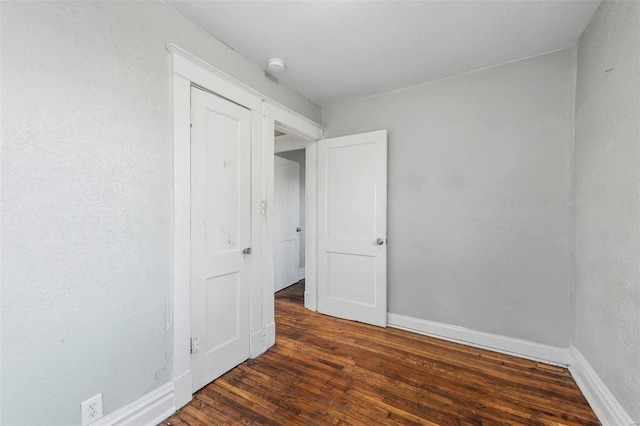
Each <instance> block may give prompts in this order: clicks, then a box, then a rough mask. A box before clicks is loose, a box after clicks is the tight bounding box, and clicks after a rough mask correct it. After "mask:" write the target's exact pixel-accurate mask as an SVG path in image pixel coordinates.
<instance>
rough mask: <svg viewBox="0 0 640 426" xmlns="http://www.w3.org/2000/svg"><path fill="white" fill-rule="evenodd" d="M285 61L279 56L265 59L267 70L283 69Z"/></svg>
mask: <svg viewBox="0 0 640 426" xmlns="http://www.w3.org/2000/svg"><path fill="white" fill-rule="evenodd" d="M284 66H285V63H284V61H283V60H282V59H280V58H271V59H269V60H268V61H267V68H269V71H271V72H274V73H278V72H282V71H284Z"/></svg>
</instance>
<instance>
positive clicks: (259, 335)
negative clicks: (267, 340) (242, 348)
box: [249, 330, 266, 358]
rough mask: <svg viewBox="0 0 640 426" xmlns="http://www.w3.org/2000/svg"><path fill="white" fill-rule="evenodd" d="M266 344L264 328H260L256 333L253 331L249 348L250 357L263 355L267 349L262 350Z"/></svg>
mask: <svg viewBox="0 0 640 426" xmlns="http://www.w3.org/2000/svg"><path fill="white" fill-rule="evenodd" d="M263 346H264V332H263V331H262V330H258V331H256V332H254V333H251V344H250V350H249V358H257V357H259V356H260V355H262V354H263V353H264V352H265V351H266V348H265V349H264V350H262V348H263Z"/></svg>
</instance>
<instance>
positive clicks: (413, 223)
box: [323, 49, 576, 347]
mask: <svg viewBox="0 0 640 426" xmlns="http://www.w3.org/2000/svg"><path fill="white" fill-rule="evenodd" d="M575 61H576V59H575V50H574V49H568V50H564V51H561V52H556V53H552V54H547V55H543V56H539V57H535V58H531V59H526V60H522V61H518V62H514V63H510V64H507V65H502V66H498V67H494V68H491V69H487V70H483V71H478V72H474V73H471V74H466V75H462V76H457V77H452V78H449V79H446V80H441V81H438V82H434V83H431V84H425V85H422V86H418V87H415V88H410V89H407V90H403V91H400V92H396V93H391V94H386V95H381V96H376V97H373V98H368V99H364V100H361V101H356V102H352V103H347V104H344V105H338V106H334V107H329V108H326V109H324V110H323V120H324V124H325V125H326V126H327V133H328V136H329V137H332V136H340V135H346V134H351V133H359V132H367V131H372V130H378V129H388V131H389V184H388V185H389V204H388V206H389V207H388V209H389V211H388V214H389V224H388V235H389V311H391V312H393V313H397V314H403V315H409V316H412V317H416V318H421V319H426V320H431V321H437V322H441V323H445V324H453V325H457V326H463V327H467V328H470V329H474V330H480V331H484V332H489V333H495V334H499V335H503V336H510V337H516V338H521V339H525V340H529V341H533V342H539V343H543V344H548V345H554V346H560V347H568V345H569V336H570V322H571V321H570V320H571V315H570V311H571V299H570V294H571V170H572V164H571V163H572V142H573V121H574V120H573V111H574V108H573V107H574V104H573V102H574V95H575V66H576V62H575Z"/></svg>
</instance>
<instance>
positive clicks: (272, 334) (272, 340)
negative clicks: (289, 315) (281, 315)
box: [264, 321, 276, 351]
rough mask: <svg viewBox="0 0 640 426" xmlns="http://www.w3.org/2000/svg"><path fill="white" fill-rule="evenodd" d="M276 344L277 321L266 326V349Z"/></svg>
mask: <svg viewBox="0 0 640 426" xmlns="http://www.w3.org/2000/svg"><path fill="white" fill-rule="evenodd" d="M275 344H276V323H275V321H274V322H272V323H271V324H269V325H267V326H266V327H265V338H264V350H265V351H266V350H267V349H269V348H270V347H271V346H273V345H275Z"/></svg>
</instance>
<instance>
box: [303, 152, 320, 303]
mask: <svg viewBox="0 0 640 426" xmlns="http://www.w3.org/2000/svg"><path fill="white" fill-rule="evenodd" d="M305 173H306V174H305V190H304V191H305V195H304V199H305V206H304V211H305V215H306V217H305V221H306V222H305V228H306V229H305V247H304V265H305V278H304V306H305V308H307V309H310V310H312V311H317V310H318V144H317V143H311V144H309V145H307V150H306V153H305Z"/></svg>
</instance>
